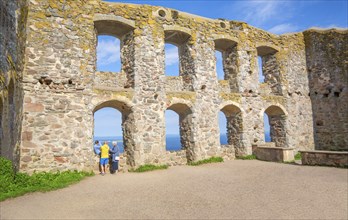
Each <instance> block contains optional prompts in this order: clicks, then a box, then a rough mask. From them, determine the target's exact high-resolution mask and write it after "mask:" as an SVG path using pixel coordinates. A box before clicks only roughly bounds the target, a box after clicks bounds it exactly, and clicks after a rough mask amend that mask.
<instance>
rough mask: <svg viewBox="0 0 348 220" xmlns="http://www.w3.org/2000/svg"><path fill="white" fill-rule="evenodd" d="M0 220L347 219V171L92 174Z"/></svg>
mask: <svg viewBox="0 0 348 220" xmlns="http://www.w3.org/2000/svg"><path fill="white" fill-rule="evenodd" d="M0 211H1V212H0V215H1V219H139V218H140V219H348V169H339V168H330V167H310V166H297V165H289V164H280V163H270V162H262V161H256V160H253V161H241V160H235V161H227V162H224V163H220V164H207V165H203V166H198V167H190V166H178V167H170V168H169V169H168V170H159V171H153V172H148V173H125V174H116V175H111V174H107V175H105V176H99V175H96V176H94V177H90V178H87V179H85V180H83V181H82V182H80V183H78V184H75V185H72V186H70V187H68V188H65V189H61V190H57V191H53V192H48V193H32V194H28V195H25V196H22V197H19V198H15V199H9V200H7V201H4V202H1V203H0Z"/></svg>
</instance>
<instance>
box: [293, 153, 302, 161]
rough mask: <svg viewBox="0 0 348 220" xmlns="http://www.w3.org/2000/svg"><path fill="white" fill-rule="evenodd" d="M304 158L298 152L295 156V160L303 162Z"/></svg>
mask: <svg viewBox="0 0 348 220" xmlns="http://www.w3.org/2000/svg"><path fill="white" fill-rule="evenodd" d="M301 159H302V156H301V153H300V152H297V154H296V155H295V160H301Z"/></svg>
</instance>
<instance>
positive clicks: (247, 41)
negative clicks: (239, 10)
mask: <svg viewBox="0 0 348 220" xmlns="http://www.w3.org/2000/svg"><path fill="white" fill-rule="evenodd" d="M13 2H14V1H13ZM23 2H24V1H23ZM7 8H9V7H7ZM19 8H20V7H19ZM22 8H23V9H28V15H27V17H26V16H25V18H26V19H27V20H26V21H25V19H17V24H20V23H21V21H23V20H24V21H25V22H24V23H23V26H21V27H22V28H21V29H20V30H19V29H18V28H17V30H16V33H17V36H21V35H20V34H18V33H22V32H25V33H26V34H27V36H26V44H25V55H24V60H25V65H24V71H23V75H22V76H21V77H20V78H19V80H16V81H14V85H15V86H17V87H18V88H21V87H23V91H24V97H23V99H21V98H20V97H22V96H20V95H18V97H19V98H18V102H19V103H20V104H22V105H18V106H15V108H16V112H17V116H16V117H18V119H19V120H20V118H21V116H22V115H23V120H22V124H21V126H19V125H18V128H17V131H20V129H22V131H21V133H18V135H19V134H21V138H20V139H19V137H18V138H17V139H16V138H15V139H13V140H14V141H15V142H17V143H18V146H19V144H20V147H19V148H18V149H20V163H19V164H20V169H21V170H23V171H27V172H32V171H34V170H65V169H78V170H83V169H86V170H89V169H93V168H94V167H95V159H96V158H95V156H94V155H93V152H92V145H93V144H92V139H93V123H94V122H93V114H94V112H95V111H97V110H99V109H100V108H103V107H113V108H116V109H118V110H119V111H120V112H121V113H122V120H123V122H122V128H123V134H124V137H123V138H124V144H125V153H124V155H123V156H122V161H121V163H122V166H139V165H141V164H145V163H153V164H171V165H174V164H185V163H186V162H187V161H194V160H200V159H204V158H208V157H210V156H223V157H225V158H226V159H233V158H234V157H235V155H236V154H237V155H238V154H250V153H251V147H252V145H254V144H262V143H264V128H263V114H264V112H266V113H267V114H268V116H269V118H270V122H271V125H272V128H271V136H272V141H273V142H274V143H275V146H277V147H294V148H295V149H297V150H299V149H303V150H310V149H314V145H315V144H316V146H322V145H320V143H321V142H322V141H321V138H322V136H321V135H322V134H323V133H321V132H316V133H315V132H314V131H313V129H315V131H316V129H317V127H316V126H317V125H313V120H314V121H315V120H316V118H315V117H318V116H317V115H316V112H314V113H312V112H313V111H312V105H313V109H315V108H316V107H317V106H318V104H316V103H319V102H311V101H313V98H312V96H311V93H312V91H311V90H312V88H311V87H310V86H312V85H313V83H312V82H315V83H314V84H316V85H321V81H316V80H317V79H316V75H315V74H312V73H309V72H308V71H307V67H308V63H309V64H310V65H312V64H311V62H312V61H313V62H314V61H315V59H316V58H315V57H319V55H318V54H316V53H315V51H316V50H320V51H321V52H322V53H321V54H322V55H320V56H322V57H323V59H327V63H321V65H323V66H324V67H326V66H328V65H331V63H330V60H331V57H330V56H331V55H332V54H341V53H342V52H340V51H342V50H343V48H342V46H337V45H335V44H334V45H333V46H332V50H331V49H330V50H326V49H325V48H324V44H323V46H322V47H317V46H316V45H317V42H316V39H317V37H316V36H314V35H315V34H317V35H319V36H321V37H322V38H324V40H323V41H324V42H325V36H326V35H329V34H330V35H336V34H338V33H337V31H329V32H323V33H322V32H317V31H311V32H305V33H295V34H287V35H280V36H278V35H273V34H270V33H268V32H266V31H263V30H260V29H257V28H254V27H251V26H249V25H247V24H245V23H243V22H235V21H227V20H212V19H206V18H202V17H198V16H194V15H190V14H187V13H184V12H179V11H176V10H172V9H166V8H162V7H154V6H146V5H133V4H120V3H107V2H102V1H99V0H88V1H87V0H86V1H56V0H55V1H53V0H48V1H46V0H45V1H44V0H31V1H29V2H28V6H26V7H22ZM12 10H15V9H12ZM24 11H26V10H24ZM23 15H26V14H25V13H23ZM1 22H3V21H1ZM312 32H313V34H311V33H312ZM1 33H2V34H3V31H1ZM101 34H107V35H112V36H115V37H118V38H119V39H120V41H121V60H122V61H121V62H122V68H121V72H120V73H110V72H97V71H96V46H97V43H98V42H97V36H98V35H101ZM340 34H341V35H342V38H339V39H337V44H339V45H347V31H343V33H340ZM16 42H17V43H16V44H17V45H19V48H22V49H23V48H24V45H23V42H25V41H24V38H21V39H18V40H17V41H16ZM165 43H173V44H175V45H177V46H178V48H179V56H180V76H178V77H167V76H165V75H164V44H165ZM6 48H7V47H6ZM215 50H219V51H221V52H222V53H223V59H224V60H223V64H224V72H225V80H217V76H216V70H215V55H214V53H215ZM324 51H326V53H324ZM18 54H20V53H18ZM257 56H262V58H263V59H262V60H263V73H264V75H265V83H259V82H258V68H257ZM339 58H340V60H337V62H338V63H339V64H337V65H340V64H341V63H344V56H341V55H339ZM22 61H23V58H22ZM1 62H2V63H8V62H6V60H5V59H4V58H2V59H1ZM333 66H335V65H333ZM309 67H310V66H309ZM330 67H331V66H330ZM332 68H334V67H332ZM346 69H347V68H342V69H337V72H340V73H342V75H343V77H344V76H347V75H346V72H344V71H346ZM1 70H2V71H3V70H4V69H3V68H2V69H1ZM18 70H19V72H20V73H21V69H20V68H19V69H18ZM310 71H315V68H311V70H310ZM7 72H8V71H7V70H6V71H5V73H7ZM309 74H311V75H309ZM344 74H345V75H344ZM344 79H347V77H346V78H344ZM313 80H314V81H313ZM333 80H336V78H335V79H333ZM7 82H8V80H7V81H6V83H7ZM6 85H7V84H6ZM342 86H343V87H342V88H341V87H340V88H341V89H342V91H341V92H340V97H339V98H340V99H342V100H344V97H347V83H344V82H343V83H342ZM5 90H6V89H3V87H2V91H1V92H2V93H1V94H3V93H4V92H3V91H5ZM18 91H21V90H20V89H18ZM339 91H340V90H339ZM333 92H335V91H333ZM309 94H310V96H309ZM334 94H335V93H334ZM1 97H7V96H4V95H2V96H1ZM2 100H3V101H2V103H0V104H2V105H0V106H1V107H2V114H1V116H2V128H3V130H4V131H5V132H9V133H11V134H12V133H13V134H16V133H15V132H12V131H13V130H12V128H9V127H8V126H7V125H6V122H4V120H3V118H4V117H6V118H8V117H10V116H8V113H7V110H6V109H8V108H9V107H6V106H8V105H9V104H7V103H9V101H7V100H6V98H2ZM22 100H23V101H22ZM345 100H346V98H345ZM336 104H337V105H338V106H339V108H341V109H344V106H346V103H343V104H342V103H341V102H337V103H336ZM326 107H327V106H323V108H326ZM22 108H23V114H22V113H21V111H22V110H21V109H22ZM167 109H171V110H173V111H175V112H177V113H178V114H179V118H180V119H179V120H180V134H181V137H182V138H181V142H182V146H183V150H182V151H179V152H167V151H166V150H165V121H164V113H165V110H167ZM219 111H222V112H224V114H225V115H226V117H227V120H228V123H227V131H228V145H226V146H221V145H220V142H219V133H220V132H219V127H218V112H219ZM313 116H314V119H313ZM335 117H336V118H337V121H339V122H340V123H343V125H342V130H343V131H342V132H343V134H344V132H346V133H347V126H346V125H347V124H348V122H347V120H348V119H347V117H346V116H345V115H344V112H342V113H340V114H338V115H337V116H335ZM325 120H326V119H325ZM314 123H316V122H314ZM325 123H330V120H327V122H326V121H325ZM325 126H326V125H325ZM15 130H16V129H15ZM333 131H334V130H329V131H328V132H329V133H330V132H333ZM314 133H315V135H313V134H314ZM325 134H326V133H325ZM8 137H9V136H8V135H6V134H5V133H4V132H3V135H2V138H1V141H2V142H8V141H9V138H8ZM344 141H345V143H347V135H346V136H345V137H344V135H343V136H342V138H341V136H340V141H338V142H339V143H344ZM338 142H335V141H333V142H332V143H333V144H331V145H330V146H333V147H332V149H336V148H340V147H339V146H342V145H341V144H339V143H338ZM336 143H337V145H336ZM318 144H319V145H318ZM1 146H2V148H1V149H6V147H5V148H4V147H3V146H9V145H1ZM345 146H346V147H345V149H346V150H347V145H345ZM325 147H327V146H325ZM343 148H344V147H343ZM4 155H5V154H4ZM5 156H7V155H5Z"/></svg>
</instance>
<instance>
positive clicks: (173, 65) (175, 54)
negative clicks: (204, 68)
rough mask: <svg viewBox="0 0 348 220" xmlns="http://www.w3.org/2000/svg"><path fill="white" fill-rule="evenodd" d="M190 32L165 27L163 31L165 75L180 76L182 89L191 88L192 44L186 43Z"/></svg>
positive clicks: (192, 70) (192, 68)
mask: <svg viewBox="0 0 348 220" xmlns="http://www.w3.org/2000/svg"><path fill="white" fill-rule="evenodd" d="M190 37H191V36H190V34H188V33H186V32H183V31H180V30H176V29H175V28H174V29H171V28H167V29H166V30H165V31H164V42H165V73H164V74H165V75H166V76H181V77H180V80H182V84H183V88H182V89H184V90H189V91H192V90H193V86H192V80H193V76H194V67H193V65H194V60H193V59H194V58H193V56H192V45H190V44H188V41H189V39H190Z"/></svg>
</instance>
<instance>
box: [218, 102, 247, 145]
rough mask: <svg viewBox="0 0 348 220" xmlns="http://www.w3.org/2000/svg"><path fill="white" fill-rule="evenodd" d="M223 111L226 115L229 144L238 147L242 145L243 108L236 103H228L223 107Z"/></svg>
mask: <svg viewBox="0 0 348 220" xmlns="http://www.w3.org/2000/svg"><path fill="white" fill-rule="evenodd" d="M221 111H222V112H223V113H224V114H225V116H226V121H227V143H228V145H233V146H234V147H236V148H240V147H242V146H243V144H242V134H243V118H242V111H241V109H240V108H239V107H237V106H236V105H233V104H228V105H225V106H224V107H223V108H221Z"/></svg>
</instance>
